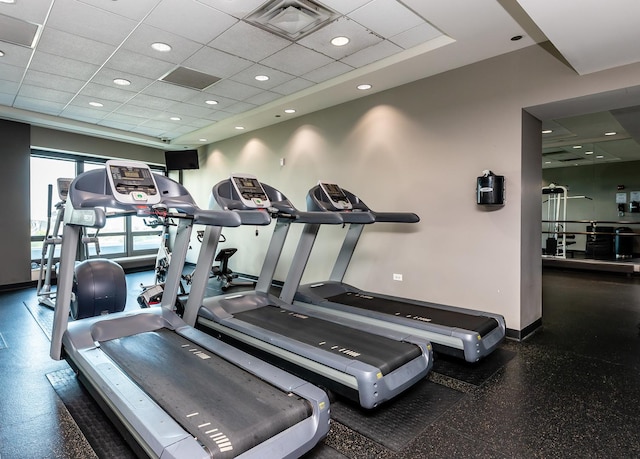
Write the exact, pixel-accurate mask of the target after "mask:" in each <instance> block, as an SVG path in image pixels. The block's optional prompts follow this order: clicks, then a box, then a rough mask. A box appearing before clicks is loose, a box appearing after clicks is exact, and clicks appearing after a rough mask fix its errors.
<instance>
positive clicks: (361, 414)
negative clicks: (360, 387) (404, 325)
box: [331, 380, 465, 451]
mask: <svg viewBox="0 0 640 459" xmlns="http://www.w3.org/2000/svg"><path fill="white" fill-rule="evenodd" d="M464 395H465V394H463V393H462V392H458V391H457V390H454V389H450V388H448V387H445V386H442V385H440V384H436V383H433V382H431V381H428V380H422V381H420V382H419V383H417V384H416V385H414V386H413V387H412V388H410V389H408V390H406V391H405V392H404V393H402V394H401V395H399V396H398V397H396V398H395V399H393V400H391V401H389V402H387V403H386V404H384V405H382V406H380V407H379V408H377V409H374V410H365V409H363V408H360V407H359V406H357V405H355V404H353V403H347V402H343V401H341V400H338V401H335V402H333V403H332V404H331V415H332V417H333V418H334V419H335V420H336V421H338V422H340V423H342V424H344V425H345V426H347V427H349V428H350V429H353V430H355V431H356V432H358V433H360V434H362V435H364V436H365V437H367V438H370V439H371V440H373V441H375V442H377V443H379V444H381V445H383V446H385V447H387V448H389V449H391V450H394V451H400V450H402V449H403V448H404V447H405V446H407V445H408V444H409V443H411V442H412V441H413V440H414V439H415V438H416V437H417V436H418V435H420V434H421V433H422V432H423V431H424V430H425V429H426V428H427V427H428V426H429V425H430V424H431V423H433V422H434V421H435V420H436V419H437V418H438V417H439V416H441V415H442V414H443V413H444V412H445V411H446V410H447V409H449V408H450V407H451V406H452V405H454V404H455V403H456V402H457V401H458V400H460V399H461V398H462V397H463V396H464Z"/></svg>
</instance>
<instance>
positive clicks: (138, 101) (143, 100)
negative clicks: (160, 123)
mask: <svg viewBox="0 0 640 459" xmlns="http://www.w3.org/2000/svg"><path fill="white" fill-rule="evenodd" d="M128 103H129V104H130V105H136V106H138V107H145V108H150V109H154V110H162V111H164V110H166V109H168V108H169V107H171V106H172V105H173V104H175V103H176V101H175V100H171V99H165V98H164V97H155V96H150V95H148V94H136V95H135V96H134V97H133V98H132V99H131V100H129V102H128Z"/></svg>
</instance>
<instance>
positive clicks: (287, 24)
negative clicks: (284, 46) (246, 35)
mask: <svg viewBox="0 0 640 459" xmlns="http://www.w3.org/2000/svg"><path fill="white" fill-rule="evenodd" d="M339 16H340V14H339V13H337V12H335V11H333V10H331V9H329V8H327V7H326V6H324V5H321V4H319V3H316V2H314V1H313V0H270V1H268V2H267V3H265V4H264V5H262V6H261V7H260V8H258V9H257V10H255V11H254V12H253V13H251V14H249V15H248V16H247V17H245V18H244V20H245V21H246V22H248V23H250V24H252V25H255V26H257V27H260V28H262V29H264V30H267V31H269V32H272V33H274V34H276V35H279V36H281V37H284V38H287V39H289V40H292V41H297V40H299V39H301V38H302V37H304V36H306V35H309V34H310V33H311V32H315V31H316V30H318V29H319V28H321V27H323V26H325V25H327V24H329V23H330V22H331V21H333V20H334V19H336V18H337V17H339Z"/></svg>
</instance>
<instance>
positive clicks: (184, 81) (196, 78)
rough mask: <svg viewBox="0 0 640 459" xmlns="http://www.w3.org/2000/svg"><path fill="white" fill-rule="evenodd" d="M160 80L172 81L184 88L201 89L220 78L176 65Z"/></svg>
mask: <svg viewBox="0 0 640 459" xmlns="http://www.w3.org/2000/svg"><path fill="white" fill-rule="evenodd" d="M160 81H166V82H167V83H173V84H177V85H180V86H184V87H186V88H192V89H198V90H200V91H202V90H203V89H205V88H208V87H209V86H211V85H212V84H213V83H216V82H217V81H220V78H219V77H217V76H213V75H208V74H206V73H202V72H198V71H197V70H192V69H189V68H187V67H178V68H176V69H175V70H173V71H171V72H169V73H168V74H166V75H165V76H163V77H162V78H160Z"/></svg>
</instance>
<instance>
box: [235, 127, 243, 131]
mask: <svg viewBox="0 0 640 459" xmlns="http://www.w3.org/2000/svg"><path fill="white" fill-rule="evenodd" d="M236 129H237V130H238V131H242V130H243V129H244V126H236Z"/></svg>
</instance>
